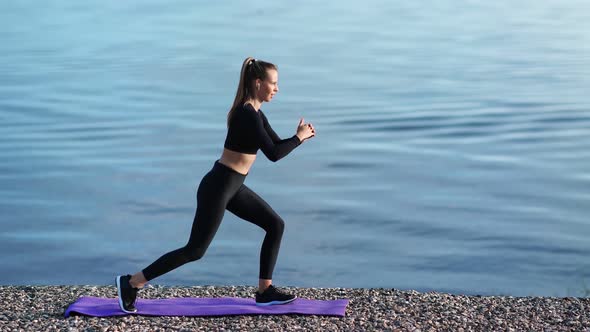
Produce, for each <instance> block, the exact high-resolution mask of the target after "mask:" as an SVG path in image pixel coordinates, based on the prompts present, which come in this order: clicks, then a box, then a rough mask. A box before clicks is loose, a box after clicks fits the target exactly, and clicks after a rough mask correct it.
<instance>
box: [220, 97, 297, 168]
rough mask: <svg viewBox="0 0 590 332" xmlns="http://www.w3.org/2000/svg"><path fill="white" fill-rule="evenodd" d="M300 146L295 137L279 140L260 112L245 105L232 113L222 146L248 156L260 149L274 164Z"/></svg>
mask: <svg viewBox="0 0 590 332" xmlns="http://www.w3.org/2000/svg"><path fill="white" fill-rule="evenodd" d="M300 144H301V141H300V140H299V137H297V135H293V136H292V137H290V138H286V139H281V138H280V137H279V135H277V134H276V133H275V132H274V130H272V128H271V127H270V124H269V123H268V120H267V119H266V116H265V115H264V113H262V110H258V112H257V111H256V110H255V109H254V106H252V104H250V103H247V104H246V105H243V106H242V107H238V108H237V109H236V110H235V111H234V114H233V116H232V118H231V120H230V123H229V128H228V130H227V137H226V138H225V144H224V145H223V146H224V147H225V148H226V149H229V150H232V151H236V152H241V153H248V154H256V152H258V149H260V150H262V152H263V153H264V155H265V156H266V157H267V158H268V159H269V160H271V161H273V162H274V161H277V160H279V159H281V158H283V157H285V156H286V155H288V154H289V152H291V151H293V149H295V148H296V147H298V146H299V145H300Z"/></svg>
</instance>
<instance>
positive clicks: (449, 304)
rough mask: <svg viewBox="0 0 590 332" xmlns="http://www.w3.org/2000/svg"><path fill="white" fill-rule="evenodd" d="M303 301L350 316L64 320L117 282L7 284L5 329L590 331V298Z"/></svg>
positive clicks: (370, 293) (201, 293)
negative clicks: (339, 305)
mask: <svg viewBox="0 0 590 332" xmlns="http://www.w3.org/2000/svg"><path fill="white" fill-rule="evenodd" d="M283 288H284V289H287V290H289V291H292V292H294V293H295V294H296V295H297V296H298V297H300V298H314V299H319V300H334V299H342V298H348V299H350V303H349V305H348V307H347V309H346V315H345V317H335V316H308V315H274V316H270V315H247V316H223V317H147V316H138V315H129V316H121V317H106V318H96V317H87V316H79V315H73V316H70V317H68V318H65V317H64V312H65V310H66V308H67V307H68V306H69V305H70V304H71V303H73V302H74V301H76V299H78V298H79V297H81V296H98V297H113V298H115V297H116V296H117V291H116V289H115V287H114V286H91V285H85V286H0V300H1V301H2V309H0V330H1V331H308V330H309V331H490V330H493V331H590V299H589V298H579V297H563V298H558V297H511V296H471V295H470V296H466V295H454V294H446V293H437V292H426V293H421V292H417V291H412V290H396V289H390V288H374V289H366V288H298V287H283ZM255 290H256V288H255V287H252V286H195V287H170V286H158V285H156V286H151V285H150V286H149V287H144V288H143V289H141V290H140V292H139V296H140V297H142V298H168V297H223V296H232V297H252V296H253V294H254V292H255Z"/></svg>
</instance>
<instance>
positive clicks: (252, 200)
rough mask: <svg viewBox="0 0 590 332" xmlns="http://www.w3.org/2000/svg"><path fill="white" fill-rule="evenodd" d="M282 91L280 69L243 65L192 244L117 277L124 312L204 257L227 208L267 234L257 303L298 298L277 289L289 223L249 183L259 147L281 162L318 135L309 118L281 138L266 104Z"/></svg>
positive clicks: (204, 183) (203, 187)
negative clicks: (155, 284)
mask: <svg viewBox="0 0 590 332" xmlns="http://www.w3.org/2000/svg"><path fill="white" fill-rule="evenodd" d="M278 91H279V87H278V71H277V67H276V66H275V65H273V64H272V63H268V62H264V61H260V60H256V59H254V58H251V57H248V58H247V59H246V60H245V61H244V63H243V65H242V72H241V75H240V82H239V83H238V91H237V93H236V98H235V100H234V103H233V105H232V107H231V109H230V111H229V113H228V115H227V126H228V131H227V136H226V139H225V144H224V149H223V153H222V155H221V158H220V159H218V160H216V161H215V163H214V165H213V168H212V169H211V170H210V171H209V172H208V173H207V174H206V175H205V176H204V177H203V179H202V180H201V183H200V184H199V187H198V189H197V211H196V213H195V218H194V220H193V225H192V229H191V234H190V237H189V240H188V243H187V244H186V245H185V246H184V247H182V248H179V249H176V250H173V251H171V252H169V253H167V254H164V255H163V256H161V257H160V258H158V259H157V260H156V261H155V262H153V263H152V264H150V265H149V266H147V267H146V268H144V269H143V270H141V271H140V272H137V273H135V274H134V275H133V276H132V275H130V274H128V275H119V276H117V277H116V285H117V292H118V295H119V305H120V306H121V310H123V311H125V312H129V313H131V312H136V311H137V309H136V308H135V300H136V298H137V291H138V290H139V289H140V288H142V287H143V286H144V285H145V284H146V283H147V282H148V281H150V280H152V279H154V278H156V277H159V276H161V275H163V274H165V273H167V272H170V271H172V270H174V269H176V268H177V267H179V266H181V265H183V264H186V263H188V262H192V261H196V260H198V259H200V258H201V257H203V255H204V254H205V251H206V250H207V248H208V247H209V244H210V243H211V240H212V239H213V236H214V235H215V232H216V231H217V228H218V227H219V224H220V223H221V220H222V218H223V214H224V212H225V210H226V209H227V210H228V211H230V212H232V213H233V214H235V215H236V216H238V217H240V218H242V219H245V220H247V221H249V222H251V223H253V224H255V225H258V226H260V227H262V228H263V229H264V230H265V231H266V236H265V237H264V241H263V242H262V248H261V251H260V272H259V281H258V291H257V292H256V304H257V305H273V304H284V303H289V302H291V301H293V300H294V299H295V298H296V296H295V295H292V294H288V293H285V292H284V291H281V290H279V289H277V288H275V287H274V286H273V285H272V273H273V270H274V266H275V262H276V260H277V256H278V253H279V247H280V244H281V238H282V235H283V228H284V222H283V220H282V219H281V217H280V216H279V215H278V214H277V213H276V212H275V211H274V210H273V209H272V208H271V207H270V206H269V205H268V204H267V203H266V202H265V201H264V200H263V199H262V198H260V197H259V196H258V195H257V194H256V193H255V192H253V191H252V190H251V189H250V188H248V187H247V186H246V185H244V180H245V179H246V176H247V175H248V173H249V171H250V167H252V164H253V163H254V160H256V153H257V151H258V149H260V150H262V152H263V153H264V155H265V156H266V157H267V158H268V159H270V160H271V161H273V162H276V161H278V160H279V159H281V158H283V157H285V156H286V155H287V154H289V153H290V152H291V151H292V150H293V149H295V148H296V147H297V146H299V145H300V144H301V143H302V142H303V141H305V140H306V139H309V138H311V137H314V136H315V129H314V127H313V125H312V124H311V123H307V124H306V123H304V121H303V118H301V119H300V121H299V124H298V126H297V132H296V134H295V135H293V136H292V137H290V138H287V139H281V138H280V137H279V136H278V135H277V134H276V133H275V132H274V131H273V129H272V128H271V126H270V124H269V123H268V120H267V118H266V116H265V115H264V113H262V110H261V109H260V106H261V105H262V103H263V102H269V101H271V100H272V97H273V96H274V95H275V94H276V93H277V92H278Z"/></svg>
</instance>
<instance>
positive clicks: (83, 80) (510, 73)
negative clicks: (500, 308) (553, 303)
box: [0, 0, 590, 296]
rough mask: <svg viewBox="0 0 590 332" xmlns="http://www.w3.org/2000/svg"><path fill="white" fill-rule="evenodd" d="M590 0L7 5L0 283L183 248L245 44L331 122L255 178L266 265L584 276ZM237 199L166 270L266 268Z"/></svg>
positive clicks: (223, 280)
mask: <svg viewBox="0 0 590 332" xmlns="http://www.w3.org/2000/svg"><path fill="white" fill-rule="evenodd" d="M589 7H590V6H589V5H588V3H587V2H584V1H568V2H561V1H543V2H539V1H532V0H527V1H524V2H519V3H514V2H511V1H500V2H485V1H457V2H437V3H434V4H433V3H429V4H428V5H426V4H422V3H419V2H403V3H397V2H393V1H385V0H384V1H369V2H358V1H322V2H315V1H306V0H304V1H297V2H285V3H273V2H268V1H248V2H239V1H218V2H194V1H179V2H175V3H174V4H171V3H168V2H163V1H160V2H155V1H111V2H104V1H84V2H72V1H52V2H48V3H43V4H39V3H38V2H34V1H5V2H1V3H0V41H1V43H0V137H1V138H0V225H1V228H0V267H1V270H2V273H0V284H21V285H23V284H54V285H55V284H113V281H114V277H115V275H117V274H121V273H133V272H136V271H138V270H140V269H141V268H144V267H145V266H147V265H148V264H149V263H151V262H152V261H153V260H155V259H156V258H158V257H160V256H161V255H162V254H164V253H165V252H168V251H170V250H173V249H176V248H178V247H180V246H183V245H184V244H185V243H186V241H187V239H188V235H189V232H190V227H191V223H192V219H193V215H194V211H195V207H196V200H195V193H196V187H197V186H198V184H199V182H200V180H201V178H202V177H203V175H205V173H206V172H208V171H209V170H210V169H211V167H212V165H213V162H214V161H215V160H216V159H218V158H219V157H220V155H221V152H222V149H223V141H224V139H225V135H226V126H225V119H226V115H227V111H228V109H229V107H230V105H231V103H232V101H233V98H234V95H235V90H236V86H237V80H238V76H239V70H240V66H241V63H242V61H243V60H244V59H245V58H246V57H247V56H254V57H256V58H259V59H263V60H267V61H271V62H274V63H276V64H277V65H278V67H279V87H280V92H279V94H278V95H277V96H276V97H275V98H274V100H273V102H271V103H267V104H264V105H263V106H262V109H263V110H264V111H265V113H266V115H267V117H268V118H269V121H270V123H271V124H272V126H273V128H274V129H275V131H277V133H279V135H281V136H282V137H287V136H291V135H293V134H294V133H295V128H296V125H297V122H298V120H299V118H300V117H304V119H305V120H306V121H309V122H311V123H313V124H314V126H315V128H316V131H317V135H316V137H315V138H314V139H312V140H309V141H306V142H305V143H303V145H302V146H300V147H299V148H297V149H296V150H295V151H293V152H292V153H291V154H290V155H288V156H287V157H286V158H285V159H282V160H280V161H279V162H278V163H272V162H270V161H268V160H267V159H266V158H265V157H264V155H263V154H262V152H259V153H258V159H257V161H256V163H255V164H254V167H253V168H252V169H251V171H250V174H249V175H248V178H247V179H246V184H247V185H248V186H249V187H251V188H252V189H253V190H255V191H256V192H257V193H258V194H259V195H260V196H262V197H263V198H264V199H266V200H267V202H268V203H269V204H270V205H271V206H272V207H273V208H274V209H275V210H276V211H277V212H278V213H279V214H280V215H281V216H282V217H283V219H284V220H285V222H286V230H285V234H284V237H283V242H282V246H281V251H280V254H279V260H278V262H277V266H276V269H275V275H274V280H275V283H276V284H277V285H279V286H280V285H284V286H287V285H292V286H299V287H388V288H396V289H415V290H419V291H429V290H436V291H442V292H451V293H462V294H491V295H513V296H528V295H537V296H588V294H589V293H588V292H589V289H590V241H589V240H588V239H589V238H590V220H589V215H590V97H589V95H590V94H589V91H590V8H589ZM263 236H264V232H263V231H262V230H261V229H258V228H257V227H256V226H254V225H252V224H249V223H247V222H245V221H243V220H241V219H239V218H237V217H235V216H234V215H232V214H231V213H229V212H227V213H226V215H225V218H224V221H223V223H222V225H221V227H220V229H219V231H218V233H217V235H216V237H215V239H214V240H213V243H212V244H211V246H210V247H209V250H208V251H207V254H206V255H205V257H204V258H203V259H202V260H200V261H198V262H194V263H190V264H187V265H184V266H182V267H180V268H178V269H177V270H174V271H173V272H170V273H169V274H166V275H164V276H161V277H159V278H157V279H155V280H153V281H152V284H164V285H236V284H238V285H243V284H250V285H255V284H257V282H258V260H259V250H260V245H261V243H262V239H263Z"/></svg>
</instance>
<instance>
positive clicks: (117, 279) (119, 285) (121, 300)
mask: <svg viewBox="0 0 590 332" xmlns="http://www.w3.org/2000/svg"><path fill="white" fill-rule="evenodd" d="M115 282H116V283H117V295H119V307H121V310H122V311H124V312H126V313H129V314H132V313H135V312H137V309H135V311H129V310H125V308H124V307H123V296H121V276H117V278H115Z"/></svg>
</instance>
